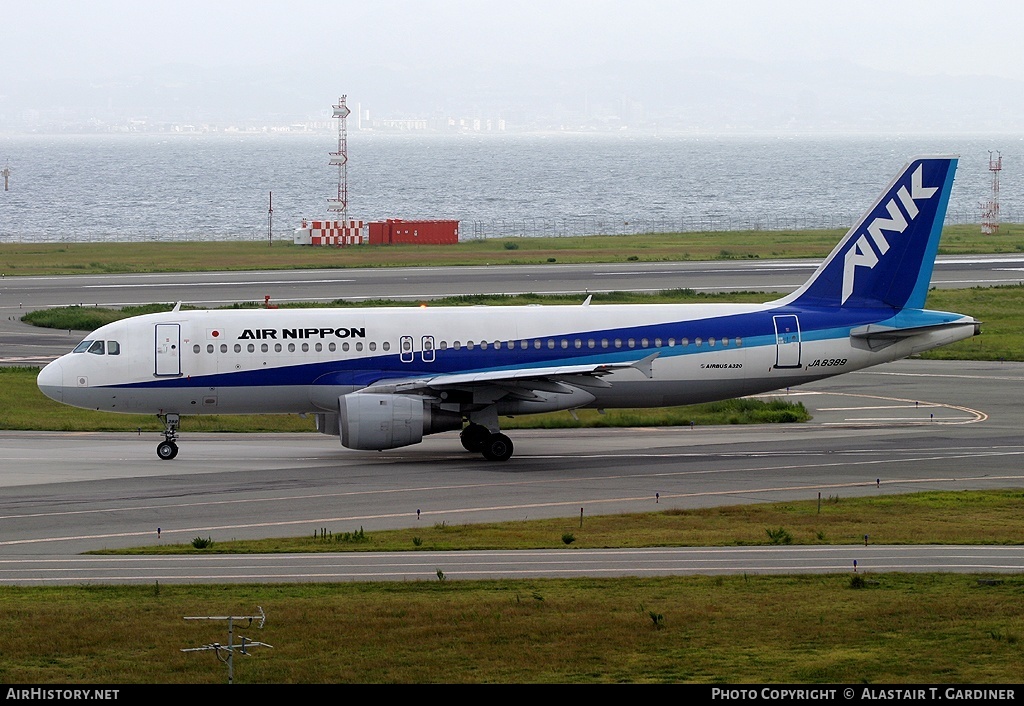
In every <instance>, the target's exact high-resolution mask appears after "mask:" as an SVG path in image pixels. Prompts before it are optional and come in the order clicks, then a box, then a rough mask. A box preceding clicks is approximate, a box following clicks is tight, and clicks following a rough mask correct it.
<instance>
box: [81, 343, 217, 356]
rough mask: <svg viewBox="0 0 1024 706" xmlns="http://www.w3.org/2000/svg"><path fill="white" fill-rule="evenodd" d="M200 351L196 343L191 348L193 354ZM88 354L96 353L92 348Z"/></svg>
mask: <svg viewBox="0 0 1024 706" xmlns="http://www.w3.org/2000/svg"><path fill="white" fill-rule="evenodd" d="M96 343H100V341H96ZM94 347H95V346H94ZM200 350H201V349H200V348H199V344H198V343H197V344H195V345H194V346H192V352H193V353H198V352H199V351H200ZM89 352H90V353H95V352H96V351H94V350H93V349H92V348H90V349H89ZM102 353H103V349H102V348H101V349H100V354H101V355H102Z"/></svg>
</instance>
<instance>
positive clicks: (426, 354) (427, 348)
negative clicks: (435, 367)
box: [420, 336, 434, 363]
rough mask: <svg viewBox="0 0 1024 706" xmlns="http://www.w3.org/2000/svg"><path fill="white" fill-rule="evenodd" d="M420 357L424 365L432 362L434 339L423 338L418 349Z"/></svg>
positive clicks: (431, 337)
mask: <svg viewBox="0 0 1024 706" xmlns="http://www.w3.org/2000/svg"><path fill="white" fill-rule="evenodd" d="M420 357H421V358H423V362H424V363H433V362H434V337H433V336H424V337H423V339H422V348H421V349H420Z"/></svg>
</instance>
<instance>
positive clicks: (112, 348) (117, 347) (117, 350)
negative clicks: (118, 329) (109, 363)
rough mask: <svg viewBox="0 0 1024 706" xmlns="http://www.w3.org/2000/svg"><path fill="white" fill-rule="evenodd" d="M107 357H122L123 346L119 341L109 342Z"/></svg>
mask: <svg viewBox="0 0 1024 706" xmlns="http://www.w3.org/2000/svg"><path fill="white" fill-rule="evenodd" d="M107 355H121V344H120V343H118V342H117V341H107Z"/></svg>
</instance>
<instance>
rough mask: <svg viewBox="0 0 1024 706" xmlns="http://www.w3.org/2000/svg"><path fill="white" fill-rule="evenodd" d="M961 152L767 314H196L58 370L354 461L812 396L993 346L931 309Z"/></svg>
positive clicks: (876, 214) (64, 382)
mask: <svg viewBox="0 0 1024 706" xmlns="http://www.w3.org/2000/svg"><path fill="white" fill-rule="evenodd" d="M957 159H958V158H957V157H956V156H953V155H942V156H923V157H917V158H914V159H912V160H911V161H910V162H908V163H907V164H906V165H905V166H904V167H903V169H901V170H900V172H899V173H898V174H897V176H896V177H895V179H893V181H892V182H891V183H890V184H889V186H888V187H887V188H886V189H885V190H884V191H883V192H882V194H881V196H880V197H879V198H878V200H877V201H876V202H875V203H874V205H873V206H872V207H871V208H870V209H868V211H867V212H866V213H865V214H864V216H863V217H862V218H861V219H860V220H859V221H858V222H857V223H856V224H855V225H854V226H853V227H852V228H851V229H850V230H849V231H848V232H847V233H846V235H845V236H844V237H843V238H842V240H841V241H840V242H839V244H838V245H837V246H836V247H835V249H834V250H833V251H832V253H831V254H830V255H829V256H828V257H827V258H826V259H825V260H824V261H822V263H821V264H820V266H819V267H818V268H817V269H816V270H815V272H814V273H813V274H812V275H811V277H810V279H808V280H807V282H806V283H805V284H804V285H803V286H801V287H800V288H799V289H797V290H796V291H794V292H792V293H791V294H789V295H787V296H784V297H782V298H780V299H776V300H774V301H769V302H767V303H763V304H718V303H715V304H617V305H611V304H609V305H591V300H590V297H587V299H586V300H585V301H584V302H583V303H582V304H580V305H559V306H515V307H430V306H421V307H416V308H407V307H387V308H361V309H329V308H317V309H292V310H289V309H258V310H230V311H225V310H193V311H190V310H181V308H180V302H179V304H178V305H176V306H175V307H174V309H173V310H172V311H168V312H163V313H158V314H147V315H143V316H136V317H132V318H127V319H124V320H122V321H118V322H115V323H111V324H107V325H105V326H102V327H101V328H99V329H97V330H96V331H94V332H93V333H91V334H90V335H89V336H87V337H86V338H85V340H83V341H82V342H81V343H80V344H79V345H78V346H77V347H76V348H75V349H74V350H73V351H72V352H70V353H68V354H66V355H64V356H61V357H60V358H58V359H57V360H55V361H53V362H51V363H50V364H49V365H47V366H46V367H45V368H43V369H42V370H41V371H40V373H39V376H38V380H37V383H38V385H39V389H40V390H41V391H42V392H43V393H44V394H45V395H47V396H48V397H50V398H52V399H54V400H57V401H58V402H63V403H65V404H69V405H74V406H76V407H83V408H87V409H96V410H104V411H108V412H123V413H132V414H139V413H148V414H155V415H158V417H159V418H160V419H161V420H162V421H163V423H164V432H163V435H164V440H163V441H162V442H161V443H160V444H159V445H158V447H157V455H158V456H159V458H161V459H166V460H169V459H173V458H174V457H175V456H176V455H177V454H178V446H177V441H178V438H179V436H178V431H179V426H180V419H181V416H182V415H187V414H252V413H295V414H303V413H305V414H313V415H315V418H316V427H317V430H318V431H320V432H322V433H324V434H327V435H332V436H338V437H340V441H341V444H342V445H343V446H345V447H347V448H350V449H361V450H384V449H394V448H399V447H404V446H408V445H411V444H417V443H419V442H421V441H422V439H423V437H424V436H425V435H428V434H435V433H439V432H447V431H459V432H460V439H461V441H462V445H463V447H464V448H465V449H466V450H467V451H471V452H474V453H481V454H483V456H484V458H486V459H488V460H490V461H506V460H508V459H509V458H510V457H511V456H512V453H513V444H512V441H511V439H509V437H507V436H506V435H505V434H502V433H501V428H500V424H499V418H500V417H504V416H517V415H523V414H533V413H538V412H552V411H557V410H575V409H578V408H598V409H608V408H619V407H661V406H673V405H684V404H693V403H699V402H708V401H713V400H721V399H728V398H733V397H740V396H745V395H752V394H756V393H764V392H768V391H772V390H778V389H782V388H786V387H791V386H795V385H800V384H802V383H807V382H810V381H813V380H820V379H823V378H828V377H832V376H835V375H841V374H843V373H848V372H851V371H854V370H862V369H864V368H867V367H870V366H873V365H878V364H880V363H886V362H889V361H893V360H897V359H900V358H905V357H907V356H909V355H912V354H915V353H919V352H921V351H926V350H929V349H931V348H935V347H937V346H942V345H946V344H949V343H953V342H955V341H959V340H962V339H965V338H969V337H970V336H973V335H976V334H978V333H980V323H979V322H978V321H976V320H975V319H974V318H972V317H970V316H965V315H963V314H956V313H950V312H942V311H930V310H927V309H925V308H924V305H925V298H926V296H927V293H928V288H929V285H930V281H931V275H932V269H933V267H934V263H935V255H936V252H937V250H938V246H939V237H940V234H941V230H942V224H943V221H944V219H945V213H946V207H947V204H948V202H949V196H950V191H951V189H952V186H953V176H954V173H955V171H956V165H957Z"/></svg>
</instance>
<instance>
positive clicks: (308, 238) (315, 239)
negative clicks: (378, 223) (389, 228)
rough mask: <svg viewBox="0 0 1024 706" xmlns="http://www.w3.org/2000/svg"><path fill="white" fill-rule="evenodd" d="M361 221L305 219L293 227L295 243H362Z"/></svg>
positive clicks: (362, 229) (364, 238)
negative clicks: (299, 225)
mask: <svg viewBox="0 0 1024 706" xmlns="http://www.w3.org/2000/svg"><path fill="white" fill-rule="evenodd" d="M365 226H366V224H365V223H363V221H307V220H305V219H303V221H302V227H301V228H296V229H295V234H294V236H293V242H294V243H295V244H296V245H336V246H339V247H340V246H343V245H362V244H363V243H365V242H367V237H366V232H365V230H364V228H365Z"/></svg>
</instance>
